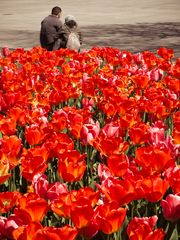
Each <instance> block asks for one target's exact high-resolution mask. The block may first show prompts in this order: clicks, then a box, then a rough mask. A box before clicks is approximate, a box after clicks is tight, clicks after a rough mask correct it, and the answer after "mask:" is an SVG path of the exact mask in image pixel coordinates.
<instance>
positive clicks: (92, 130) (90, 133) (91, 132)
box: [80, 120, 100, 145]
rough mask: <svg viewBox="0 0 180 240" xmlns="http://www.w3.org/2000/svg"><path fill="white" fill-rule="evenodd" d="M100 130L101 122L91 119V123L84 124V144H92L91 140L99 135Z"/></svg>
mask: <svg viewBox="0 0 180 240" xmlns="http://www.w3.org/2000/svg"><path fill="white" fill-rule="evenodd" d="M99 131H100V125H99V122H96V123H95V122H94V121H92V120H91V121H90V123H87V124H84V125H83V127H82V129H81V132H80V135H81V140H82V144H84V145H86V144H90V143H91V140H93V139H94V138H95V137H97V136H98V134H99Z"/></svg>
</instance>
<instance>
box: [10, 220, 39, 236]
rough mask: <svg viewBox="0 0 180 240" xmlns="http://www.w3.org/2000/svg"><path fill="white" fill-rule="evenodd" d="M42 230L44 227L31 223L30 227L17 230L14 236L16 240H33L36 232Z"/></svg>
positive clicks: (21, 227)
mask: <svg viewBox="0 0 180 240" xmlns="http://www.w3.org/2000/svg"><path fill="white" fill-rule="evenodd" d="M40 229H42V225H41V224H40V223H37V222H30V223H29V224H28V225H24V226H20V227H18V228H16V229H15V230H14V231H13V233H12V235H13V239H14V240H22V239H23V240H33V239H34V236H35V234H36V232H37V231H38V230H40Z"/></svg>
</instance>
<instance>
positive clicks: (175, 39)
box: [82, 23, 180, 57]
mask: <svg viewBox="0 0 180 240" xmlns="http://www.w3.org/2000/svg"><path fill="white" fill-rule="evenodd" d="M82 31H83V35H84V47H85V48H89V47H90V46H94V45H98V46H111V47H114V48H119V49H120V50H128V51H131V52H133V53H134V52H138V51H144V50H150V51H155V50H156V49H157V48H159V47H167V48H172V49H174V52H175V56H176V57H180V23H155V24H136V25H130V24H126V25H108V26H98V25H97V26H94V27H87V28H83V29H82Z"/></svg>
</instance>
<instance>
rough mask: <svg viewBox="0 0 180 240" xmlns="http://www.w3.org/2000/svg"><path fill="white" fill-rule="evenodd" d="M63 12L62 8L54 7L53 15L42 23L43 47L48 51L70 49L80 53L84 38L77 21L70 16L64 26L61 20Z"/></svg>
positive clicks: (41, 40) (41, 41)
mask: <svg viewBox="0 0 180 240" xmlns="http://www.w3.org/2000/svg"><path fill="white" fill-rule="evenodd" d="M61 12H62V10H61V8H60V7H54V8H53V9H52V11H51V15H49V16H47V17H46V18H44V19H43V21H42V22H41V30H40V43H41V47H42V48H46V49H47V50H48V51H53V50H58V49H60V48H69V49H73V50H76V51H78V52H79V51H80V46H81V44H82V36H81V32H80V30H79V28H78V24H77V22H76V19H75V17H74V16H72V15H68V16H66V17H65V23H64V24H63V23H62V21H61V20H60V16H61Z"/></svg>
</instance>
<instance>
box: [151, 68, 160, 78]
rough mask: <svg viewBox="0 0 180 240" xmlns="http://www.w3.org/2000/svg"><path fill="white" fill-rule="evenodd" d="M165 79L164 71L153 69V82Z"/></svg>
mask: <svg viewBox="0 0 180 240" xmlns="http://www.w3.org/2000/svg"><path fill="white" fill-rule="evenodd" d="M162 77H163V71H162V70H161V69H158V68H156V69H153V70H152V71H151V73H150V79H151V80H153V81H158V80H161V78H162Z"/></svg>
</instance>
